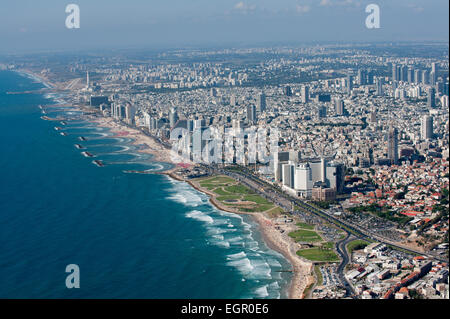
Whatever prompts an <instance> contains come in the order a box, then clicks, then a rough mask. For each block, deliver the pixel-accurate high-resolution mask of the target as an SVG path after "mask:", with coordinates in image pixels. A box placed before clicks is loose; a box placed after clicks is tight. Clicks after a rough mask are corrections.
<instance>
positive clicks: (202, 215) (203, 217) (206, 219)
mask: <svg viewBox="0 0 450 319" xmlns="http://www.w3.org/2000/svg"><path fill="white" fill-rule="evenodd" d="M186 217H189V218H193V219H196V220H199V221H202V222H206V223H208V224H212V223H214V219H212V217H211V216H209V215H207V214H205V213H204V212H201V211H199V210H193V211H191V212H189V213H186Z"/></svg>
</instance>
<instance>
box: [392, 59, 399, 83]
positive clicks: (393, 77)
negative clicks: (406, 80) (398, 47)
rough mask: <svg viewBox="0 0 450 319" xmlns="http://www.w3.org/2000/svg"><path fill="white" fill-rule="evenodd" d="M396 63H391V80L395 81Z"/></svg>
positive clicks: (396, 79)
mask: <svg viewBox="0 0 450 319" xmlns="http://www.w3.org/2000/svg"><path fill="white" fill-rule="evenodd" d="M397 81H398V78H397V64H395V63H394V64H392V82H397Z"/></svg>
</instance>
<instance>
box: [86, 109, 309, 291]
mask: <svg viewBox="0 0 450 319" xmlns="http://www.w3.org/2000/svg"><path fill="white" fill-rule="evenodd" d="M91 120H92V121H93V122H95V123H97V124H98V125H99V126H102V127H107V128H109V129H111V131H112V132H117V133H122V134H123V133H124V132H127V133H126V134H125V135H121V136H125V137H129V138H131V139H133V142H132V143H133V144H134V145H139V144H145V145H147V146H148V147H149V148H146V149H143V150H139V152H144V153H148V154H151V155H152V156H153V157H152V161H155V162H159V163H165V164H170V165H172V167H171V168H168V169H165V170H162V171H158V172H153V174H161V175H166V176H168V177H169V178H172V179H174V180H177V181H180V182H185V183H187V184H189V185H190V186H191V187H192V188H194V189H195V190H197V191H199V192H201V193H203V194H205V195H207V196H208V197H209V202H210V203H211V205H213V206H214V207H215V208H216V209H218V210H221V211H225V212H229V213H233V214H238V215H247V216H250V218H251V219H252V220H253V221H254V222H255V223H256V224H257V225H258V229H257V231H259V232H260V234H261V238H262V240H263V241H264V243H265V244H266V245H267V247H268V248H269V249H272V250H274V251H276V252H278V253H280V254H281V255H282V256H283V257H284V258H285V259H286V261H287V262H288V263H289V264H290V265H291V267H292V273H293V276H292V278H291V280H290V283H289V285H288V287H287V296H288V299H303V298H305V296H304V291H305V289H306V288H307V287H308V286H309V285H310V284H311V280H313V282H314V277H313V275H312V267H313V263H312V262H309V261H305V260H303V259H301V258H300V257H298V256H297V255H296V253H295V252H296V250H295V246H296V245H297V244H296V243H294V242H293V241H291V240H290V238H288V236H287V235H286V234H281V233H280V232H279V230H277V229H275V226H276V225H275V224H274V223H272V221H271V220H270V219H269V218H267V217H265V216H264V215H263V213H245V212H240V211H237V210H235V209H231V208H229V207H227V206H224V205H222V204H221V203H219V202H218V201H216V200H215V197H216V194H214V193H212V192H210V191H208V190H207V189H204V188H202V187H201V186H200V185H197V183H196V182H195V181H193V180H188V179H184V178H182V177H180V176H178V175H177V174H175V171H176V170H177V169H179V167H178V166H177V164H176V162H180V159H181V158H180V157H179V156H178V155H175V154H173V153H171V150H169V149H166V148H165V147H164V146H163V145H161V144H160V143H159V142H157V141H156V140H155V139H154V138H152V137H150V136H147V135H145V134H144V133H143V132H141V131H140V130H139V129H137V128H131V127H129V126H127V125H125V124H122V123H120V122H117V121H115V120H113V119H109V118H105V117H103V116H101V117H95V118H93V119H91ZM172 156H175V158H174V157H172ZM177 156H178V157H177ZM173 159H175V160H176V161H174V160H173ZM189 165H193V163H192V162H189ZM297 248H298V247H297Z"/></svg>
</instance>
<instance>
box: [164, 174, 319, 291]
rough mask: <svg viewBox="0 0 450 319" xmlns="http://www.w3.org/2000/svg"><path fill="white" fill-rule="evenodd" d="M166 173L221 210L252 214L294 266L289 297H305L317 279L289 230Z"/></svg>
mask: <svg viewBox="0 0 450 319" xmlns="http://www.w3.org/2000/svg"><path fill="white" fill-rule="evenodd" d="M164 174H165V175H167V176H169V177H171V178H173V179H175V180H178V181H184V182H186V183H188V184H189V185H191V186H192V187H193V188H194V189H196V190H198V191H199V192H202V193H204V194H206V195H208V197H209V201H210V203H211V204H212V205H213V206H214V207H216V208H217V209H219V210H222V211H226V212H230V213H234V214H240V215H247V216H250V217H251V218H252V220H253V221H255V222H256V223H257V224H258V226H259V227H258V228H259V231H260V233H261V235H262V239H263V241H264V242H265V243H266V245H267V246H268V247H269V248H270V249H272V250H275V251H277V252H279V253H280V254H282V255H283V256H284V258H285V259H286V260H287V261H288V262H289V263H290V264H291V266H292V272H293V277H292V279H291V282H290V285H289V288H288V296H289V299H303V298H305V296H304V291H305V289H306V288H307V287H308V286H309V285H310V284H311V283H312V282H314V281H315V279H314V277H313V276H312V275H311V273H312V267H313V264H312V263H311V262H308V261H305V260H303V259H301V258H300V257H298V256H297V254H296V250H297V249H298V247H297V246H298V244H296V243H294V242H293V241H292V240H291V239H290V238H289V237H288V236H287V235H286V233H287V232H284V233H281V232H280V231H279V230H278V229H276V226H278V225H277V224H275V223H273V222H272V221H271V220H270V219H269V218H267V217H265V216H264V214H263V213H244V212H239V211H237V210H235V209H231V208H229V207H226V206H224V205H222V204H221V203H220V202H218V201H217V200H215V197H216V194H214V193H212V192H210V191H208V190H207V189H205V188H203V187H201V186H200V185H199V184H198V183H196V182H195V181H191V180H184V179H182V178H180V177H178V176H177V175H176V174H174V173H173V172H170V171H169V172H165V173H164Z"/></svg>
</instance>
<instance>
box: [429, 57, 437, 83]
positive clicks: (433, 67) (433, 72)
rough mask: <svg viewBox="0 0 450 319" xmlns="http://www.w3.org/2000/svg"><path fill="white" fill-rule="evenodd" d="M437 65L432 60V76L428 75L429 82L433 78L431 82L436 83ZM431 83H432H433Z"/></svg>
mask: <svg viewBox="0 0 450 319" xmlns="http://www.w3.org/2000/svg"><path fill="white" fill-rule="evenodd" d="M438 71H439V70H438V65H437V63H436V62H433V63H431V74H433V76H431V75H430V82H431V80H433V83H436V82H437V79H438ZM433 83H432V85H434V84H433Z"/></svg>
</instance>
